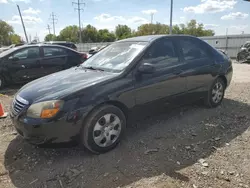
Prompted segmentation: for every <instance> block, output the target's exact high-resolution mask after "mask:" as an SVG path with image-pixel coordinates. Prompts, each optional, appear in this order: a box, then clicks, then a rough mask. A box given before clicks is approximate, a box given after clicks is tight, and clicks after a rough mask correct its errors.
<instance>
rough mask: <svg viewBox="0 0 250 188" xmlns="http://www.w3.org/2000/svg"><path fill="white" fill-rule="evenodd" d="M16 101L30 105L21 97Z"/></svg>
mask: <svg viewBox="0 0 250 188" xmlns="http://www.w3.org/2000/svg"><path fill="white" fill-rule="evenodd" d="M16 100H18V101H20V102H21V103H24V104H26V105H28V104H29V101H27V100H25V99H24V98H22V97H20V96H19V95H17V96H16Z"/></svg>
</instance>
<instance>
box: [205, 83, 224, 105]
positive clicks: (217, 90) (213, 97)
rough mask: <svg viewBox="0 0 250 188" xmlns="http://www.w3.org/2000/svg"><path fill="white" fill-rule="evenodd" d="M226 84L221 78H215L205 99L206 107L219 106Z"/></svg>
mask: <svg viewBox="0 0 250 188" xmlns="http://www.w3.org/2000/svg"><path fill="white" fill-rule="evenodd" d="M225 89H226V84H225V82H224V81H223V80H222V79H221V78H217V79H216V80H215V81H214V83H213V84H212V85H211V87H210V89H209V91H208V94H207V97H206V98H205V104H206V106H208V107H210V108H215V107H217V106H219V105H220V104H221V102H222V100H223V98H224V94H225Z"/></svg>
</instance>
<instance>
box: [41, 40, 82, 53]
mask: <svg viewBox="0 0 250 188" xmlns="http://www.w3.org/2000/svg"><path fill="white" fill-rule="evenodd" d="M43 43H44V44H55V45H61V46H66V47H68V48H72V49H73V50H76V51H77V47H76V45H75V44H74V43H73V42H67V41H49V42H43Z"/></svg>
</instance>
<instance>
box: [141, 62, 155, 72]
mask: <svg viewBox="0 0 250 188" xmlns="http://www.w3.org/2000/svg"><path fill="white" fill-rule="evenodd" d="M138 71H139V72H140V73H144V74H152V73H153V72H154V71H155V67H154V66H153V65H152V64H150V63H143V64H142V65H141V66H140V67H139V69H138Z"/></svg>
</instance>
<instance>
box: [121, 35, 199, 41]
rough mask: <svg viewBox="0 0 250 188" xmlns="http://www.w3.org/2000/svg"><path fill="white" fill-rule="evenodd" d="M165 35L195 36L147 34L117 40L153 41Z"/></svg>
mask: <svg viewBox="0 0 250 188" xmlns="http://www.w3.org/2000/svg"><path fill="white" fill-rule="evenodd" d="M163 37H193V36H191V35H145V36H139V37H132V38H127V39H123V40H119V41H117V42H153V41H155V40H157V39H159V38H163ZM193 38H195V37H193Z"/></svg>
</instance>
